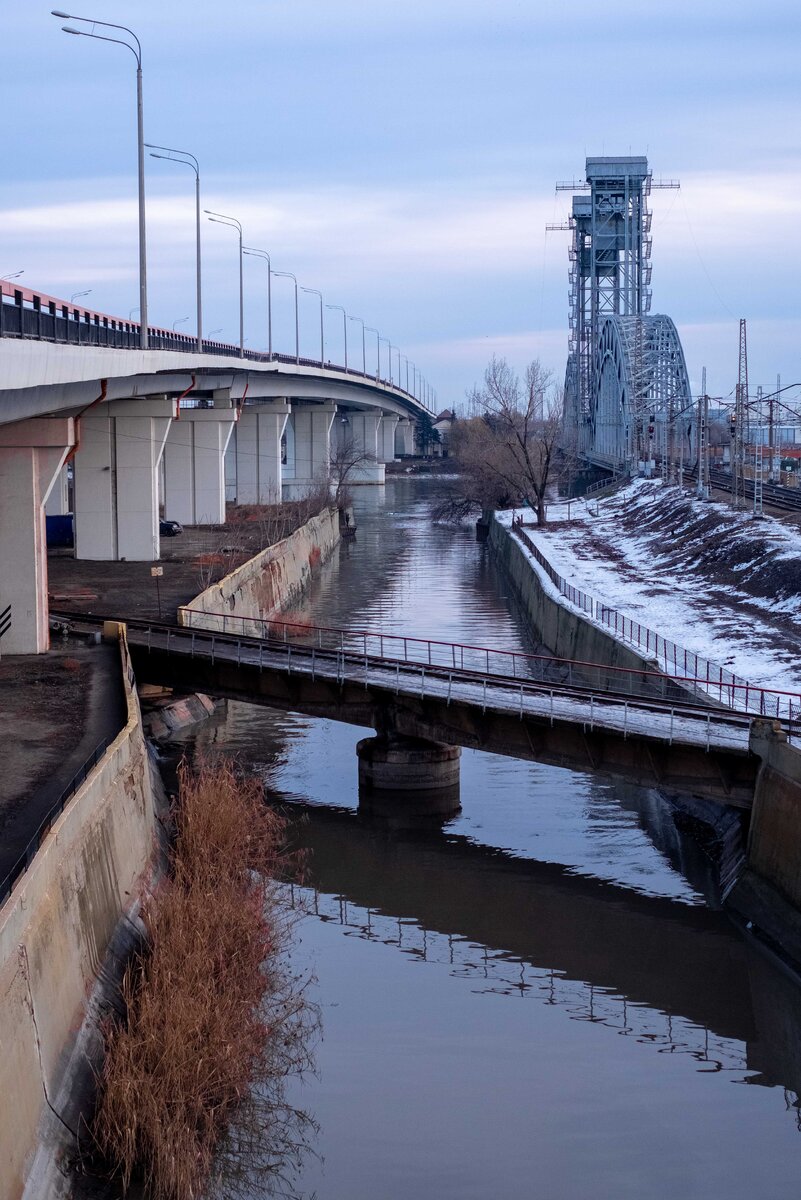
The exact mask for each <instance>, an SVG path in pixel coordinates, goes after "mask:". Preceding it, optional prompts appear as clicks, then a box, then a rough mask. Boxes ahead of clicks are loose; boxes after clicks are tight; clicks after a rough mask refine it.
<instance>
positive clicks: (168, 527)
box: [159, 520, 184, 537]
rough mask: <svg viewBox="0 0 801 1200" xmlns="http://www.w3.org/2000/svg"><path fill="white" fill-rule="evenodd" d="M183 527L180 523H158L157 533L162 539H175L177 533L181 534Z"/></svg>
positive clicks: (162, 521)
mask: <svg viewBox="0 0 801 1200" xmlns="http://www.w3.org/2000/svg"><path fill="white" fill-rule="evenodd" d="M183 531H184V527H183V525H182V524H181V522H180V521H164V520H161V521H159V533H160V534H161V536H162V537H175V535H176V534H178V533H183Z"/></svg>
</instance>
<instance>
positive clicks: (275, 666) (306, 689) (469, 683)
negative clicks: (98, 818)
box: [80, 618, 759, 807]
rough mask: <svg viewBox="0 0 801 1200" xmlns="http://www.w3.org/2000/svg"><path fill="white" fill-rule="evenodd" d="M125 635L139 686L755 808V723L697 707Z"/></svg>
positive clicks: (278, 644)
mask: <svg viewBox="0 0 801 1200" xmlns="http://www.w3.org/2000/svg"><path fill="white" fill-rule="evenodd" d="M80 620H81V621H83V620H84V618H81V619H80ZM88 620H89V621H90V622H91V621H92V620H94V622H95V624H96V623H97V622H98V621H99V620H100V618H89V619H88ZM127 624H128V638H129V644H130V647H131V655H132V661H133V664H134V668H135V670H136V673H137V677H138V678H139V679H140V680H142V681H145V680H146V681H148V682H152V683H161V684H166V685H169V686H171V687H174V688H178V689H184V690H187V691H203V692H208V693H210V694H212V695H216V696H220V697H227V698H230V699H235V700H241V701H245V702H246V703H252V704H262V705H265V706H267V707H271V708H278V709H283V710H285V711H294V712H301V713H305V714H307V715H309V716H319V717H326V718H328V719H331V720H336V721H343V722H346V723H348V724H352V725H361V726H364V727H367V728H375V729H378V730H394V731H395V732H396V733H398V734H400V735H404V736H411V737H422V738H427V739H429V740H431V741H437V742H445V743H449V744H451V745H460V746H466V747H471V748H475V749H479V750H485V751H488V752H490V753H496V754H503V755H507V756H509V757H515V758H522V759H528V760H529V761H535V762H545V763H551V764H553V765H555V766H561V767H567V768H569V769H572V770H580V771H598V772H601V773H603V774H606V775H610V776H613V777H619V778H624V779H627V780H630V781H632V782H635V783H637V784H640V785H642V786H645V787H660V788H663V789H665V790H668V791H673V792H680V793H684V794H696V795H700V796H705V797H708V798H710V799H714V800H716V801H718V802H722V803H725V804H733V805H737V806H740V807H749V806H750V805H751V803H752V800H753V794H754V786H755V780H756V774H757V770H758V766H759V759H758V758H757V757H756V756H755V755H753V754H752V753H750V751H749V731H750V726H751V721H752V719H753V718H752V717H751V716H750V715H749V714H747V713H737V712H732V711H728V710H725V709H715V708H712V707H709V706H706V705H702V704H700V703H698V702H695V701H693V700H692V698H686V699H684V700H681V699H678V698H674V697H673V696H671V697H669V698H668V699H660V698H658V697H657V698H651V697H648V696H632V695H630V694H619V693H615V692H614V691H613V690H610V689H609V688H607V689H606V690H604V689H603V687H600V688H597V689H596V688H594V687H592V686H586V685H580V684H577V683H573V684H565V683H560V682H558V681H556V682H554V681H550V680H547V679H531V678H521V677H517V678H509V677H504V676H502V675H493V674H487V673H482V672H480V671H477V670H472V669H461V668H459V667H448V666H442V665H429V664H428V663H425V662H419V661H409V660H403V661H402V660H400V659H388V658H382V657H380V656H377V655H374V654H370V653H367V652H364V653H360V652H357V651H355V650H353V649H352V648H348V647H345V646H343V647H341V648H330V647H320V646H317V645H309V644H308V643H307V644H298V643H297V642H296V643H293V642H292V641H289V640H288V641H286V642H284V641H279V640H277V639H275V638H265V639H259V638H249V637H243V636H236V635H233V634H225V633H217V632H212V631H210V630H203V629H187V628H185V627H182V626H169V625H165V624H155V623H150V622H146V621H129V622H127ZM309 632H313V631H308V630H307V633H309ZM357 636H358V635H357ZM452 649H453V650H454V657H455V649H456V648H455V647H453V648H452ZM520 657H525V656H520ZM600 670H601V668H598V671H599V673H600ZM624 674H626V673H625V672H624Z"/></svg>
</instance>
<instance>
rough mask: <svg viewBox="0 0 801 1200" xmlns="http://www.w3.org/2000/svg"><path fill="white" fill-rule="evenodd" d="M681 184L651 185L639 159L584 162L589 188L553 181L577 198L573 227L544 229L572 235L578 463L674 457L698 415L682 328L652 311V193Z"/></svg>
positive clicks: (572, 430) (570, 415)
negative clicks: (677, 439) (679, 330)
mask: <svg viewBox="0 0 801 1200" xmlns="http://www.w3.org/2000/svg"><path fill="white" fill-rule="evenodd" d="M678 186H679V185H678V183H676V182H673V181H670V182H663V181H660V182H658V183H655V182H654V181H653V180H652V177H651V173H650V171H649V169H648V160H647V158H640V157H627V158H588V159H587V178H586V183H582V182H575V181H573V182H570V183H558V184H557V185H556V187H557V191H570V192H573V193H575V194H574V195H573V203H572V209H571V212H570V215H569V217H568V220H567V222H566V223H564V224H560V225H551V226H549V227H548V228H549V229H569V230H570V231H571V234H572V238H571V244H570V251H569V256H570V340H569V354H568V360H567V371H566V377H565V426H566V433H567V434H568V436H569V437H570V438H571V440H574V441H575V446H576V450H577V452H578V454H579V456H580V457H581V458H583V459H585V460H587V461H589V462H591V463H594V464H596V465H597V466H599V467H604V468H606V469H609V470H612V471H614V472H615V473H624V474H632V473H636V472H637V471H638V470H644V471H645V472H646V473H648V474H650V470H651V464H652V462H653V460H654V458H655V456H656V455H657V454H659V456H660V457H661V459H662V461H663V462H666V461H670V460H671V459H673V457H674V454H673V452H672V451H673V449H674V447H673V442H674V439H675V437H676V434H677V431H678V430H683V431H684V432H683V434H682V436H683V437H686V436H687V434H686V431H687V423H685V421H684V420H683V417H684V416H685V415H686V417H687V419H688V422H689V421H691V419H692V397H691V393H690V383H689V379H688V377H687V367H686V364H685V361H684V352H683V350H682V347H681V342H680V341H679V335H678V333H677V331H676V327H675V325H674V324H673V322H672V320H671V319H670V317H667V316H664V315H662V314H656V315H652V314H651V311H650V310H651V290H650V284H651V263H650V254H651V212H650V210H649V208H648V196H649V194H650V192H651V188H652V187H667V188H678ZM669 442H670V443H671V444H670V445H668V443H669ZM688 450H689V446H688Z"/></svg>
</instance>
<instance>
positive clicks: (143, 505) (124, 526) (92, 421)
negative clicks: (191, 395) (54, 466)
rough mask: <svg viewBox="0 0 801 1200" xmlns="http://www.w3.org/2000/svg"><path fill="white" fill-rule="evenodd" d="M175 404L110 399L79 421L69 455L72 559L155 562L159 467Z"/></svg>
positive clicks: (165, 399) (152, 399) (149, 399)
mask: <svg viewBox="0 0 801 1200" xmlns="http://www.w3.org/2000/svg"><path fill="white" fill-rule="evenodd" d="M174 412H175V401H173V400H170V399H169V398H168V397H166V396H164V397H155V396H149V397H145V398H143V399H142V400H115V401H113V402H112V403H110V404H107V405H106V406H105V411H103V412H102V413H101V415H99V416H95V415H92V416H87V417H83V418H82V419H81V424H80V449H79V450H78V453H77V454H76V455H75V557H76V558H86V559H92V560H95V561H114V560H117V559H120V560H121V559H126V560H128V561H131V562H152V561H153V560H154V559H158V557H159V551H160V540H159V486H158V485H159V479H158V475H159V463H160V462H161V456H162V454H163V452H164V445H165V443H166V441H167V435H168V433H169V429H170V422H171V421H172V418H173V415H174Z"/></svg>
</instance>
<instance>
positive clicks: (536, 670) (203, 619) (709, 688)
mask: <svg viewBox="0 0 801 1200" xmlns="http://www.w3.org/2000/svg"><path fill="white" fill-rule="evenodd" d="M551 569H552V568H551ZM573 590H574V591H575V589H573ZM178 617H179V622H180V624H181V625H182V626H183V627H185V628H187V629H195V630H198V631H201V630H202V631H203V632H204V633H215V632H216V633H221V634H223V635H229V636H232V637H242V638H257V639H260V640H262V641H265V642H269V643H273V644H275V643H280V644H287V643H289V644H292V645H296V646H303V647H308V648H312V647H316V648H319V649H324V650H334V651H339V652H342V653H349V654H353V655H358V656H360V657H363V658H365V659H370V660H371V661H373V662H376V663H381V662H385V663H390V664H395V663H397V662H400V663H404V664H408V665H411V666H424V667H425V666H428V667H432V668H436V669H440V670H445V671H459V672H462V673H464V672H469V673H471V674H473V675H475V676H478V677H483V678H487V679H489V680H493V681H507V680H514V681H515V682H542V683H546V684H549V685H557V686H565V687H569V688H580V689H586V690H588V691H591V692H593V693H594V694H596V695H602V694H604V693H608V694H614V695H616V696H628V697H631V698H632V699H646V700H659V701H663V702H666V703H669V704H680V703H682V702H684V703H693V704H696V705H697V704H698V702H699V700H701V701H702V703H703V702H706V703H707V704H714V702H715V701H718V702H719V703H720V705H721V706H723V707H725V708H729V709H733V710H734V711H738V712H743V713H758V714H760V715H762V716H765V717H770V718H775V719H777V720H782V721H784V722H786V723H787V727H788V729H789V730H790V731H791V732H792V730H793V728H794V727H796V726H797V724H798V721H799V719H801V694H796V693H791V692H781V691H775V690H770V689H767V688H755V687H754V686H753V684H745V683H743V684H742V685H740V684H735V683H730V684H723V683H718V682H716V681H710V680H707V678H706V677H705V676H704V675H700V676H699V675H698V674H692V673H688V674H687V675H682V674H680V673H679V674H677V673H675V672H672V671H660V670H647V669H643V670H639V671H638V670H636V669H634V668H628V667H609V666H606V665H604V664H602V663H591V662H582V661H580V660H572V659H564V658H555V657H553V656H551V655H544V654H526V653H525V652H523V651H517V650H502V649H495V648H493V647H488V646H474V645H468V644H463V643H458V642H445V641H439V640H436V639H433V638H423V637H418V636H414V635H410V634H402V633H385V632H382V631H377V630H368V629H343V628H337V627H332V626H320V625H312V624H309V623H307V622H301V621H282V620H278V619H274V618H260V617H240V616H236V615H233V614H231V613H209V612H203V611H201V610H200V609H193V608H191V606H186V607H183V608H180V609H179V610H178Z"/></svg>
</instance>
